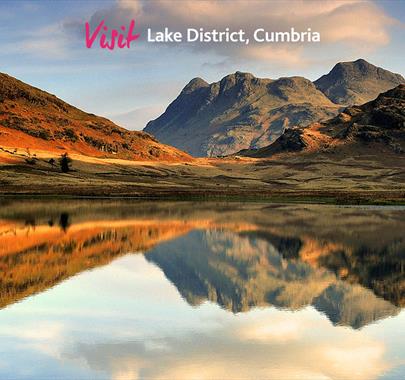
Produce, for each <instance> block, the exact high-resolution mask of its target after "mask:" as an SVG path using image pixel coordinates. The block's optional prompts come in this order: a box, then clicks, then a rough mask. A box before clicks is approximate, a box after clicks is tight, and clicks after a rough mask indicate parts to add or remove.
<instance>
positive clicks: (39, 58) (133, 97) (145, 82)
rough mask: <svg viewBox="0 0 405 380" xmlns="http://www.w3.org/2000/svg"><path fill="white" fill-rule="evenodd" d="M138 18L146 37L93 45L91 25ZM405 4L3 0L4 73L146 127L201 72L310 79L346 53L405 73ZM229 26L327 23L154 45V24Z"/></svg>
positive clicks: (215, 76) (0, 61) (214, 76)
mask: <svg viewBox="0 0 405 380" xmlns="http://www.w3.org/2000/svg"><path fill="white" fill-rule="evenodd" d="M132 18H134V19H135V20H136V21H137V23H139V30H140V32H141V38H143V41H140V43H133V45H132V47H131V48H130V49H127V50H117V49H115V50H114V51H106V50H103V49H100V48H98V47H96V46H94V47H93V48H91V49H87V48H86V47H85V34H84V30H85V29H84V24H85V22H86V21H90V22H91V25H92V26H94V25H96V24H97V20H99V19H105V20H106V22H107V23H108V25H110V26H113V25H117V26H118V25H120V24H123V23H124V24H125V25H127V24H128V23H129V20H130V19H132ZM404 20H405V2H403V1H395V0H393V1H389V0H385V1H382V0H381V1H359V0H345V1H339V0H330V1H325V2H321V1H311V0H291V1H272V2H265V1H256V2H247V1H239V2H235V1H234V2H230V1H222V2H218V1H206V2H198V1H197V2H196V1H194V2H189V1H187V0H183V1H167V0H156V1H149V2H146V1H143V0H139V1H138V0H132V1H126V0H111V1H110V0H108V1H97V0H94V1H64V0H59V1H41V0H37V1H2V2H1V3H0V44H1V50H0V71H1V72H5V73H8V74H10V75H12V76H15V77H17V78H18V79H21V80H23V81H25V82H27V83H30V84H32V85H34V86H37V87H39V88H41V89H44V90H46V91H49V92H51V93H53V94H55V95H57V96H58V97H60V98H62V99H63V100H65V101H67V102H69V103H71V104H73V105H75V106H77V107H79V108H81V109H83V110H85V111H88V112H92V113H95V114H99V115H102V116H106V117H109V118H111V119H112V120H113V121H116V122H117V123H118V124H120V125H123V126H125V127H129V128H137V129H141V128H143V127H144V126H145V124H146V122H147V121H148V120H149V119H151V118H155V117H157V116H158V115H159V114H160V113H161V112H162V111H163V110H164V109H165V107H166V106H167V105H168V104H169V103H170V102H171V101H172V100H173V99H174V98H175V97H176V96H177V94H178V93H179V91H181V89H182V88H183V87H184V85H185V84H186V83H187V82H188V81H189V80H191V79H192V78H193V77H196V76H200V77H202V78H204V79H206V80H207V81H209V82H211V81H217V80H219V79H221V78H222V77H223V76H225V75H226V74H229V73H231V72H235V71H237V70H240V71H249V72H252V73H253V74H255V75H257V76H259V77H268V78H278V77H280V76H289V75H302V76H305V77H307V78H309V79H311V80H314V79H317V78H318V77H319V76H320V75H322V74H324V73H327V72H328V71H330V69H331V68H332V67H333V65H334V64H335V63H336V62H338V61H348V60H355V59H357V58H360V57H361V58H365V59H367V60H368V61H370V62H371V63H374V64H376V65H378V66H382V67H384V68H386V69H389V70H392V71H394V72H399V73H401V74H402V75H404V74H405V70H404V62H405V53H404V51H405V49H404V42H403V41H405V24H404ZM164 26H168V27H170V28H172V29H174V30H180V31H182V30H184V28H186V27H200V26H202V27H204V28H206V30H209V29H212V28H214V27H215V28H217V29H219V30H221V29H224V28H225V27H228V26H229V27H230V28H231V29H232V28H233V29H238V28H243V29H247V30H253V29H255V28H258V27H265V28H266V30H267V29H268V30H275V31H277V30H288V29H289V28H290V27H291V26H293V27H295V28H296V29H298V30H306V27H312V29H313V30H319V31H320V33H321V39H322V42H321V43H320V44H316V45H314V44H292V43H290V44H279V45H277V44H270V45H269V44H265V45H261V46H258V45H254V44H251V45H250V46H243V45H238V46H234V45H233V46H230V45H229V44H217V45H215V46H213V45H209V44H200V45H195V44H188V45H186V44H178V45H163V46H154V45H153V44H151V43H145V41H144V40H145V35H146V33H145V28H146V27H152V28H153V29H154V30H160V29H161V28H163V27H164Z"/></svg>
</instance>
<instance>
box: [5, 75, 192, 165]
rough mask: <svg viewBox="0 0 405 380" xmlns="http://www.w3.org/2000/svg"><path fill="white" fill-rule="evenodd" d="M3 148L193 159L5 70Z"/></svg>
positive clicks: (153, 158)
mask: <svg viewBox="0 0 405 380" xmlns="http://www.w3.org/2000/svg"><path fill="white" fill-rule="evenodd" d="M0 147H3V148H5V147H6V148H7V149H8V150H14V149H17V150H18V148H22V149H24V150H25V149H27V148H29V149H31V150H43V151H50V152H54V153H58V152H59V153H63V152H65V151H68V152H69V153H79V154H83V155H87V156H92V157H116V158H124V159H131V160H146V161H150V160H151V161H157V160H164V161H174V162H177V161H184V160H190V159H191V158H190V157H189V156H188V155H187V154H185V153H184V152H181V151H179V150H178V149H175V148H172V147H169V146H166V145H163V144H160V143H159V142H158V141H157V140H156V139H155V138H153V137H152V136H150V135H148V134H147V133H144V132H137V131H127V130H125V129H123V128H120V127H118V126H117V125H115V124H114V123H113V122H111V121H110V120H108V119H105V118H103V117H99V116H96V115H93V114H89V113H86V112H83V111H81V110H79V109H77V108H76V107H73V106H71V105H69V104H67V103H65V102H64V101H62V100H60V99H58V98H57V97H56V96H54V95H51V94H48V93H47V92H45V91H41V90H39V89H37V88H35V87H32V86H30V85H28V84H25V83H23V82H21V81H19V80H17V79H15V78H13V77H11V76H9V75H7V74H1V73H0Z"/></svg>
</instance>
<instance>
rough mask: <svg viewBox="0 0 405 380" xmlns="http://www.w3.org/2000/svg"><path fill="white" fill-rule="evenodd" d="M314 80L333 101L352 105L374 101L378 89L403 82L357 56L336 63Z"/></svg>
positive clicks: (379, 91) (389, 87)
mask: <svg viewBox="0 0 405 380" xmlns="http://www.w3.org/2000/svg"><path fill="white" fill-rule="evenodd" d="M314 83H315V85H316V87H317V88H318V89H319V90H321V91H322V92H323V93H324V94H325V95H326V96H327V97H328V98H329V99H331V100H332V101H333V102H334V103H337V104H344V105H353V104H363V103H366V102H368V101H370V100H373V99H375V98H376V97H377V96H378V94H380V93H381V92H384V91H387V90H389V89H391V88H393V87H395V86H397V85H399V84H401V83H405V79H404V78H403V77H402V76H401V75H400V74H395V73H392V72H390V71H388V70H385V69H382V68H381V67H377V66H374V65H372V64H371V63H369V62H367V61H366V60H364V59H358V60H356V61H353V62H340V63H337V64H336V65H335V66H334V67H333V69H332V70H331V71H330V72H329V73H328V74H326V75H323V76H322V77H320V78H319V79H318V80H316V81H315V82H314Z"/></svg>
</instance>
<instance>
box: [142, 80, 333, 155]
mask: <svg viewBox="0 0 405 380" xmlns="http://www.w3.org/2000/svg"><path fill="white" fill-rule="evenodd" d="M338 109H339V106H337V105H335V104H333V103H332V102H331V101H330V100H329V99H328V98H327V97H326V96H325V95H324V94H323V93H322V92H321V91H319V90H318V89H317V88H316V87H315V86H314V84H313V83H312V82H311V81H309V80H308V79H305V78H302V77H291V78H280V79H278V80H272V79H260V78H256V77H255V76H253V75H252V74H249V73H242V72H236V73H234V74H230V75H227V76H226V77H224V78H222V79H221V80H220V81H219V82H215V83H211V84H209V83H207V82H206V81H204V80H203V79H201V78H194V79H193V80H192V81H190V83H188V84H187V86H186V87H185V88H184V89H183V91H182V92H181V93H180V95H179V96H178V97H177V98H176V99H175V100H174V101H173V102H172V103H171V104H170V105H169V106H168V108H167V109H166V111H165V112H164V113H163V114H162V115H161V116H160V117H159V118H157V119H156V120H153V121H151V122H149V123H148V124H147V126H146V128H145V131H146V132H148V133H151V134H152V135H154V136H156V138H158V139H159V140H161V141H164V142H165V143H167V144H170V145H173V146H176V147H177V148H179V149H183V150H185V151H186V152H188V153H190V154H192V155H194V156H221V155H228V154H231V153H235V152H237V151H239V150H241V149H243V148H248V147H255V148H259V147H263V146H266V145H268V144H270V143H272V142H274V141H275V140H276V139H277V138H278V137H279V136H280V135H281V134H282V133H283V130H284V128H286V127H288V126H291V125H301V126H306V125H309V124H311V123H312V122H314V121H318V120H323V119H327V118H330V117H331V116H333V115H335V114H337V112H338Z"/></svg>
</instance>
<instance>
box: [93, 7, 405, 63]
mask: <svg viewBox="0 0 405 380" xmlns="http://www.w3.org/2000/svg"><path fill="white" fill-rule="evenodd" d="M132 18H134V19H135V20H136V23H137V28H138V31H140V32H141V35H142V36H143V39H145V38H146V37H145V35H146V29H147V28H152V30H154V31H160V30H163V29H164V28H165V27H168V28H169V29H172V30H176V31H182V32H183V33H184V31H185V30H186V29H187V28H189V27H193V28H199V27H202V28H204V29H205V30H212V29H214V28H215V29H217V30H225V28H227V27H229V28H230V30H239V29H243V30H245V31H246V33H247V34H248V35H250V36H252V35H253V32H254V30H255V29H257V28H264V29H266V30H268V31H288V30H290V28H291V27H294V28H295V29H296V30H298V31H306V30H307V28H311V29H312V30H313V31H318V32H320V33H321V41H322V42H321V46H322V48H323V49H324V48H325V46H328V45H329V46H330V45H333V44H336V43H342V44H343V45H342V48H343V49H345V48H350V49H354V50H355V49H358V48H362V49H365V48H367V49H368V50H373V49H376V48H378V47H380V46H383V45H386V44H388V43H389V41H390V34H389V28H390V26H391V25H394V24H398V23H399V21H397V20H395V19H392V18H391V17H389V16H388V15H386V14H385V13H384V11H383V10H382V9H380V8H379V7H378V6H377V5H376V4H374V3H372V2H370V1H361V0H347V1H344V2H342V1H338V0H331V1H325V2H319V1H312V0H309V1H308V0H307V1H304V0H301V1H274V2H271V3H268V2H264V1H249V2H247V1H227V0H225V1H217V0H211V1H190V0H184V1H182V2H181V3H171V2H168V1H164V0H154V1H145V0H134V1H128V0H117V1H116V3H115V5H114V6H112V7H110V8H109V9H104V10H99V11H97V12H96V13H95V14H94V15H93V16H92V18H91V23H92V24H93V25H97V24H98V23H99V22H100V21H101V20H103V19H104V20H106V22H107V23H108V24H109V25H113V26H115V27H118V26H119V25H121V24H123V23H124V24H127V23H128V20H130V19H132ZM250 39H251V40H252V38H250ZM170 46H176V45H175V44H170ZM183 46H185V44H183ZM307 46H308V45H307ZM187 48H189V49H192V50H198V51H206V50H211V51H214V52H216V53H217V54H219V55H220V56H223V57H225V58H234V59H238V60H252V61H270V62H279V63H280V64H281V63H282V64H286V65H297V64H298V63H299V64H303V63H304V64H305V59H304V49H303V43H301V46H300V45H299V44H288V45H287V44H277V45H274V44H260V45H259V44H258V43H256V42H252V41H251V43H250V44H249V45H240V44H236V45H235V44H226V43H217V44H208V43H204V44H202V43H197V44H190V43H189V44H187Z"/></svg>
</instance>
